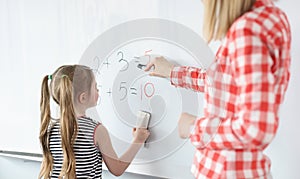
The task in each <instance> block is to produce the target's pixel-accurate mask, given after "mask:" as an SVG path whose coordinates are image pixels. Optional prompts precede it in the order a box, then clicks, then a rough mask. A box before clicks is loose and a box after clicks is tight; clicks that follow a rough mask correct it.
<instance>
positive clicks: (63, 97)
mask: <svg viewBox="0 0 300 179" xmlns="http://www.w3.org/2000/svg"><path fill="white" fill-rule="evenodd" d="M93 79H94V75H93V72H92V70H91V69H90V68H89V67H86V66H83V65H65V66H61V67H59V68H58V69H57V70H56V71H55V72H54V73H53V74H52V75H50V76H48V75H47V76H45V77H44V78H43V82H42V89H41V101H40V110H41V128H40V136H39V139H40V143H41V146H42V150H43V161H42V166H41V170H40V175H39V178H45V179H48V178H50V175H51V171H52V167H53V158H52V155H51V152H50V146H49V129H50V122H51V114H50V96H52V98H53V99H54V101H55V102H56V103H57V104H58V105H59V106H60V120H59V121H60V134H61V146H62V150H63V156H64V157H63V165H62V170H61V173H60V177H59V178H66V179H75V178H76V161H75V154H74V151H73V144H74V142H75V139H76V136H77V130H78V129H77V128H78V125H77V120H76V113H75V107H74V102H76V100H77V97H78V96H79V95H80V94H81V93H82V92H87V93H88V94H90V90H91V86H92V81H93ZM48 80H51V81H50V87H49V86H48Z"/></svg>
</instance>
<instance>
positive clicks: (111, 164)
mask: <svg viewBox="0 0 300 179" xmlns="http://www.w3.org/2000/svg"><path fill="white" fill-rule="evenodd" d="M149 134H150V133H149V131H148V130H147V129H141V128H138V129H136V130H134V132H133V136H134V139H133V142H132V144H131V145H130V147H129V148H128V149H127V150H126V152H124V154H123V155H122V156H121V157H118V155H117V154H116V152H115V150H114V148H113V146H112V143H111V139H110V137H109V133H108V131H107V129H106V128H105V127H104V126H103V125H99V126H98V127H97V128H96V131H95V137H94V140H95V143H96V145H98V146H99V149H100V152H101V154H102V157H103V160H104V162H105V165H106V166H107V168H108V170H109V171H110V172H111V173H112V174H113V175H115V176H120V175H122V174H123V173H124V171H125V170H126V169H127V167H128V166H129V165H130V163H131V162H132V160H133V159H134V157H135V155H136V154H137V152H138V151H139V150H140V148H141V147H142V146H143V144H144V142H145V141H146V139H147V138H148V137H149Z"/></svg>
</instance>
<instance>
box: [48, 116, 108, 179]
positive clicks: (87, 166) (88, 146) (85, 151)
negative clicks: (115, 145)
mask: <svg viewBox="0 0 300 179" xmlns="http://www.w3.org/2000/svg"><path fill="white" fill-rule="evenodd" d="M77 121H78V134H77V138H76V140H75V143H74V147H73V149H74V153H75V159H76V177H77V178H85V179H87V178H93V179H96V178H97V179H99V178H101V175H102V155H101V153H100V152H99V150H98V148H97V147H96V146H95V143H94V130H95V128H96V127H97V125H99V123H98V122H96V121H93V120H92V119H90V118H86V117H81V118H79V119H78V120H77ZM49 145H50V151H51V154H52V157H53V170H52V172H51V178H58V176H59V174H60V171H61V168H62V163H63V151H62V147H61V135H60V123H59V120H56V121H55V122H54V123H53V125H52V127H51V129H50V133H49Z"/></svg>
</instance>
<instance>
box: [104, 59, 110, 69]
mask: <svg viewBox="0 0 300 179" xmlns="http://www.w3.org/2000/svg"><path fill="white" fill-rule="evenodd" d="M103 64H104V65H106V67H107V68H108V65H110V63H108V59H107V60H106V61H105V62H104V63H103Z"/></svg>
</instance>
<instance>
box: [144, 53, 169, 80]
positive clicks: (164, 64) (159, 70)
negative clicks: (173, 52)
mask: <svg viewBox="0 0 300 179" xmlns="http://www.w3.org/2000/svg"><path fill="white" fill-rule="evenodd" d="M153 66H154V70H153V71H152V72H151V73H150V76H159V77H163V78H169V77H170V76H171V72H172V69H173V67H174V65H173V64H172V63H170V62H169V61H167V60H166V59H165V58H164V57H157V58H154V59H152V60H151V61H150V62H149V63H148V64H147V66H146V68H145V71H149V70H150V69H151V67H153Z"/></svg>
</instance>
